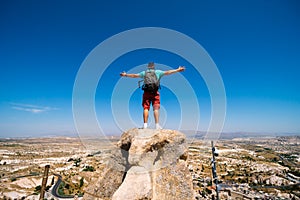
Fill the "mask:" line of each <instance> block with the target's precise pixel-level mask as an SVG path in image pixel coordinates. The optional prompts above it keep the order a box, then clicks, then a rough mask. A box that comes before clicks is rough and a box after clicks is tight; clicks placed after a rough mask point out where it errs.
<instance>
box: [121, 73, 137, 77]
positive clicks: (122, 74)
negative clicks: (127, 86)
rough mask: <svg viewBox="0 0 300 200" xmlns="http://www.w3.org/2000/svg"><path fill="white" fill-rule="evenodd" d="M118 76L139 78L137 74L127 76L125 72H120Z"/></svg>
mask: <svg viewBox="0 0 300 200" xmlns="http://www.w3.org/2000/svg"><path fill="white" fill-rule="evenodd" d="M120 76H125V77H130V78H140V75H139V74H127V73H126V72H122V73H121V74H120Z"/></svg>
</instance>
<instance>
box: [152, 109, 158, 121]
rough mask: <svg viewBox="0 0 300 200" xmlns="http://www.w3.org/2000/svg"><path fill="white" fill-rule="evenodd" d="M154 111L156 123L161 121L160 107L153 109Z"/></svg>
mask: <svg viewBox="0 0 300 200" xmlns="http://www.w3.org/2000/svg"><path fill="white" fill-rule="evenodd" d="M153 113H154V119H155V124H158V123H159V109H155V110H154V111H153Z"/></svg>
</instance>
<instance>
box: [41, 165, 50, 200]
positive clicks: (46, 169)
mask: <svg viewBox="0 0 300 200" xmlns="http://www.w3.org/2000/svg"><path fill="white" fill-rule="evenodd" d="M49 168H50V165H46V166H45V171H44V176H43V181H42V187H41V194H40V200H43V199H44V196H45V190H46V185H47V180H48V173H49Z"/></svg>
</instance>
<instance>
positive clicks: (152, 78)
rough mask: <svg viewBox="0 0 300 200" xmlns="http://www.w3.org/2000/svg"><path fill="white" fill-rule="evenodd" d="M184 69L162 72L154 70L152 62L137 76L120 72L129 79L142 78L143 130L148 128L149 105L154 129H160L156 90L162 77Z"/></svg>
mask: <svg viewBox="0 0 300 200" xmlns="http://www.w3.org/2000/svg"><path fill="white" fill-rule="evenodd" d="M184 70H185V68H184V67H182V66H179V67H178V68H177V69H173V70H168V71H162V70H156V69H155V65H154V63H153V62H150V63H148V66H147V69H146V70H145V71H142V72H140V73H138V74H127V73H126V72H122V73H121V74H120V75H121V76H125V77H130V78H143V79H144V84H143V87H142V89H143V90H144V94H143V103H142V105H143V108H144V113H143V117H144V128H147V127H148V116H149V109H150V105H151V104H152V107H153V113H154V120H155V127H156V129H161V127H160V126H159V109H160V95H159V92H158V89H159V88H160V85H159V82H160V79H161V78H162V77H163V76H164V75H170V74H174V73H176V72H182V71H184Z"/></svg>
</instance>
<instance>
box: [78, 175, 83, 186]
mask: <svg viewBox="0 0 300 200" xmlns="http://www.w3.org/2000/svg"><path fill="white" fill-rule="evenodd" d="M83 184H84V178H83V177H82V178H81V179H80V181H79V187H82V186H83Z"/></svg>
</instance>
